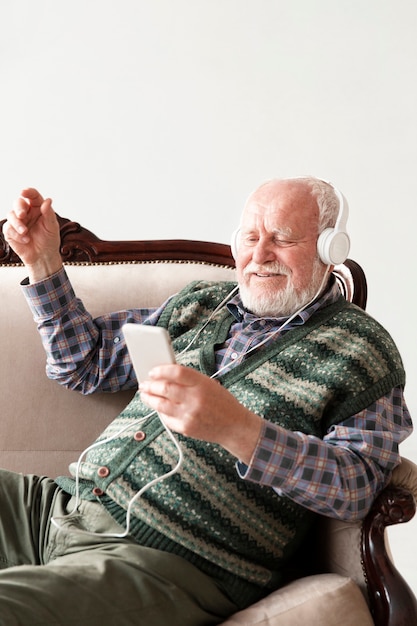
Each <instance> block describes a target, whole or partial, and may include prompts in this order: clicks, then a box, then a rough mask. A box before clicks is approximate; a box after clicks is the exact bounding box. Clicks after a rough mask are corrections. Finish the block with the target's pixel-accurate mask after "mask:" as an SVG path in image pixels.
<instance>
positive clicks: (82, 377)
mask: <svg viewBox="0 0 417 626" xmlns="http://www.w3.org/2000/svg"><path fill="white" fill-rule="evenodd" d="M22 289H23V293H24V295H25V297H26V300H27V302H28V304H29V307H30V309H31V311H32V314H33V317H34V319H35V322H36V323H37V325H38V330H39V333H40V336H41V339H42V344H43V346H44V349H45V352H46V372H47V375H48V377H49V378H52V379H54V380H57V381H58V382H59V383H60V384H62V385H63V386H65V387H67V388H68V389H73V390H77V391H79V392H81V393H83V394H90V393H93V392H96V391H105V392H114V391H119V390H121V389H129V388H135V387H136V386H137V379H136V375H135V373H134V370H133V367H132V364H131V361H130V358H129V355H128V352H127V348H126V345H125V342H124V339H123V331H122V326H123V324H125V323H126V322H136V323H143V322H145V321H146V323H148V324H156V322H157V320H158V318H159V315H160V313H161V311H162V309H163V307H160V308H159V309H131V310H126V311H119V312H117V313H112V314H108V315H102V316H100V317H97V318H95V319H93V318H92V316H91V315H90V314H89V313H88V312H87V311H86V309H85V308H84V305H83V303H82V302H81V300H79V299H78V298H76V296H75V294H74V291H73V288H72V286H71V283H70V281H69V279H68V277H67V274H66V272H65V269H61V270H60V271H59V272H57V273H56V274H54V275H53V276H51V277H48V278H47V279H45V280H43V281H40V282H38V283H35V284H28V283H27V281H23V283H22Z"/></svg>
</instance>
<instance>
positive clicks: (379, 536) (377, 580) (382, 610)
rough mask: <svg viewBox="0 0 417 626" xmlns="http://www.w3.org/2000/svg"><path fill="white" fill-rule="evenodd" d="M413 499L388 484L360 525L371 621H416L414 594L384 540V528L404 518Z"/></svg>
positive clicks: (393, 624) (394, 624) (390, 625)
mask: <svg viewBox="0 0 417 626" xmlns="http://www.w3.org/2000/svg"><path fill="white" fill-rule="evenodd" d="M415 511H416V502H415V500H414V496H413V494H412V493H411V491H409V490H408V489H404V488H402V487H397V486H393V485H388V486H387V487H386V488H385V489H384V490H383V491H382V492H381V493H380V494H379V496H378V497H377V498H376V500H375V502H374V505H373V507H372V509H371V511H370V512H369V514H368V515H367V517H366V519H365V520H364V523H363V526H362V559H363V568H364V573H365V579H366V583H367V587H368V593H369V602H370V607H371V612H372V616H373V619H374V621H375V624H378V626H404V625H405V624H410V625H411V624H417V601H416V598H415V596H414V594H413V592H412V590H411V589H410V587H409V586H408V584H407V583H406V581H405V580H404V578H403V577H402V576H401V574H400V573H399V572H398V570H397V569H396V568H395V566H394V565H393V563H392V561H391V559H390V558H389V556H388V553H387V550H386V544H385V529H386V528H387V527H388V526H391V525H393V524H401V523H404V522H408V521H409V520H410V519H411V518H412V517H413V516H414V514H415Z"/></svg>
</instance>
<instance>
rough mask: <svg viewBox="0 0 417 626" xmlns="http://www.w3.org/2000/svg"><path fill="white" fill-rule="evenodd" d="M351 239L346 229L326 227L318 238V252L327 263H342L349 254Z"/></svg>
mask: <svg viewBox="0 0 417 626" xmlns="http://www.w3.org/2000/svg"><path fill="white" fill-rule="evenodd" d="M349 248H350V239H349V235H348V234H347V233H346V232H345V231H339V232H338V231H336V230H335V229H334V228H325V229H324V230H323V232H322V233H320V236H319V238H318V240H317V252H318V254H319V257H320V259H321V260H322V261H323V263H325V265H340V264H341V263H344V262H345V261H346V259H347V256H348V254H349Z"/></svg>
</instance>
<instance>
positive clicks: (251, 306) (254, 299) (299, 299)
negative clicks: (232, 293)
mask: <svg viewBox="0 0 417 626" xmlns="http://www.w3.org/2000/svg"><path fill="white" fill-rule="evenodd" d="M254 269H255V268H254V267H253V265H252V266H248V267H247V268H245V272H244V273H247V272H248V271H250V272H253V271H254ZM256 271H257V272H259V273H260V274H262V273H268V272H272V273H274V272H279V273H281V274H284V275H286V276H290V272H289V271H288V269H287V268H285V267H283V266H281V265H280V264H279V263H275V264H274V263H272V264H270V265H266V266H262V267H261V266H260V267H257V268H256ZM322 283H323V265H322V263H321V262H320V259H318V258H317V259H316V260H315V261H314V265H313V274H312V277H311V282H310V284H309V285H308V287H306V288H305V289H302V290H301V291H296V290H295V289H294V287H293V284H292V282H291V280H289V281H288V282H287V285H286V287H285V288H284V289H280V290H279V291H276V292H275V293H264V294H262V295H260V296H254V295H253V294H252V293H251V290H250V288H248V287H247V286H246V285H244V284H239V291H240V297H241V299H242V304H243V306H244V307H245V309H247V310H248V311H251V312H252V313H254V314H255V315H258V316H259V317H284V316H288V315H292V314H293V313H295V312H296V311H298V310H300V309H302V308H303V307H305V306H306V305H307V304H309V303H310V302H311V301H312V300H313V299H314V298H315V297H317V296H318V295H319V294H318V292H319V290H320V288H321V287H322Z"/></svg>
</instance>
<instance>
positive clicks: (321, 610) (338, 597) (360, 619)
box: [222, 574, 374, 626]
mask: <svg viewBox="0 0 417 626" xmlns="http://www.w3.org/2000/svg"><path fill="white" fill-rule="evenodd" d="M307 624H308V626H325V625H326V624H328V625H329V626H330V625H332V626H337V625H338V624H340V625H343V626H359V625H360V626H374V622H373V620H372V617H371V614H370V611H369V608H368V605H367V603H366V600H365V598H364V597H363V595H362V592H361V591H360V589H359V587H358V586H357V585H356V583H354V582H353V580H351V579H350V578H346V577H345V576H339V575H338V574H317V575H315V576H307V577H305V578H300V579H299V580H295V581H294V582H292V583H290V584H288V585H286V586H285V587H282V588H281V589H278V590H277V591H274V592H273V593H271V594H270V595H269V596H267V597H266V598H264V599H263V600H261V601H260V602H257V603H256V604H254V605H252V606H250V607H248V608H247V609H245V610H244V611H239V612H238V613H235V615H233V616H232V617H230V618H229V619H228V620H227V621H226V622H224V623H223V625H222V626H255V625H256V626H306V625H307Z"/></svg>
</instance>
